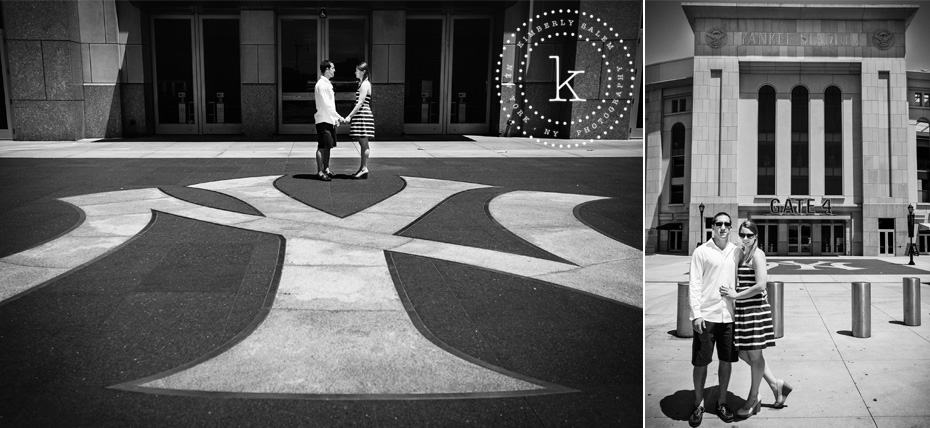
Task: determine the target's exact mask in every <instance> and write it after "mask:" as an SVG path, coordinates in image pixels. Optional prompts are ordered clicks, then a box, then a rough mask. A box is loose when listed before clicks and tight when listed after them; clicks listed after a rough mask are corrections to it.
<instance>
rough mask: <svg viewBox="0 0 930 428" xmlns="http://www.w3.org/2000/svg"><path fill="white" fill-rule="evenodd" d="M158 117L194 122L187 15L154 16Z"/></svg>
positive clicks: (159, 118)
mask: <svg viewBox="0 0 930 428" xmlns="http://www.w3.org/2000/svg"><path fill="white" fill-rule="evenodd" d="M154 25H155V74H156V78H157V79H158V82H157V85H158V121H159V122H160V123H172V124H184V123H194V93H193V91H194V78H193V75H194V71H193V70H194V68H193V60H192V56H193V53H192V51H191V45H192V43H191V21H190V20H189V19H161V18H159V19H156V20H155V23H154Z"/></svg>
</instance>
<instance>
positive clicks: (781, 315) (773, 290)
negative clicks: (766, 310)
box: [765, 281, 785, 339]
mask: <svg viewBox="0 0 930 428" xmlns="http://www.w3.org/2000/svg"><path fill="white" fill-rule="evenodd" d="M765 294H766V296H767V297H768V300H769V306H771V307H772V327H773V328H774V329H775V338H776V339H781V338H782V337H784V336H785V300H784V297H785V283H783V282H781V281H769V282H767V283H765Z"/></svg>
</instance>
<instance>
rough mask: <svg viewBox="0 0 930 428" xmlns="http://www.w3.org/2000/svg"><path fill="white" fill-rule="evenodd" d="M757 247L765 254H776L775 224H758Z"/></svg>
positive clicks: (776, 236) (776, 232)
mask: <svg viewBox="0 0 930 428" xmlns="http://www.w3.org/2000/svg"><path fill="white" fill-rule="evenodd" d="M759 248H761V249H762V251H763V252H765V254H767V255H774V254H778V225H777V224H767V223H761V224H759Z"/></svg>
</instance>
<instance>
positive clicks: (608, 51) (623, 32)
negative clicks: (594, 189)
mask: <svg viewBox="0 0 930 428" xmlns="http://www.w3.org/2000/svg"><path fill="white" fill-rule="evenodd" d="M536 7H540V6H538V5H537V6H536ZM578 10H579V11H580V12H585V13H587V16H588V17H580V18H579V20H580V22H579V24H578V25H579V28H581V27H580V26H581V25H582V24H584V25H585V26H586V27H587V26H591V27H597V28H598V29H601V27H602V26H603V29H604V30H605V31H604V32H605V33H606V34H605V35H604V36H605V37H606V41H594V40H593V39H592V41H594V43H593V44H592V42H585V41H583V40H579V41H578V43H577V44H576V51H575V67H576V68H577V69H579V70H584V71H585V74H584V75H583V76H584V78H583V79H579V81H577V82H576V83H575V88H576V90H577V92H578V94H579V96H580V97H582V98H585V99H586V100H587V101H585V102H576V103H572V104H571V110H572V118H571V119H572V126H571V129H570V130H569V133H570V134H571V135H572V137H573V138H585V139H587V138H598V137H600V138H602V139H626V138H629V135H630V127H631V124H635V123H636V111H634V110H633V107H634V106H635V103H634V102H633V99H634V97H638V96H637V95H636V94H638V93H639V92H638V91H640V90H641V87H640V85H639V84H637V83H636V80H633V81H630V80H625V81H624V82H617V81H614V80H607V77H608V75H616V74H617V73H616V68H617V67H620V68H622V69H623V70H628V69H629V67H631V65H630V64H629V62H630V61H633V65H632V66H633V67H639V71H638V72H637V73H634V74H633V76H632V77H633V79H641V78H642V64H640V60H639V59H638V58H636V57H635V55H636V53H637V51H638V46H639V34H640V32H639V29H640V16H641V15H642V13H641V11H642V5H641V4H640V3H638V2H613V3H610V2H601V1H589V0H581V2H580V3H579V5H578ZM539 13H542V9H540V12H539ZM590 16H594V17H595V18H594V19H591V18H589V17H590ZM598 18H599V19H600V21H597V19H598ZM603 23H607V25H604V24H603ZM611 28H612V29H613V30H610V29H611ZM580 31H581V30H580ZM601 55H603V56H604V57H606V58H602V57H601ZM607 62H609V64H610V65H605V63H607ZM610 69H614V71H613V72H610ZM623 74H626V75H629V73H628V72H626V71H625V72H624V73H623ZM631 84H633V86H634V87H633V88H630V85H631ZM608 86H609V87H608ZM631 93H632V94H633V95H631ZM607 94H609V95H607ZM604 99H606V100H608V101H607V103H608V104H612V105H613V106H614V107H615V108H617V109H618V111H616V112H615V113H612V114H609V115H608V117H607V118H606V119H605V122H606V124H604V126H603V127H601V126H598V128H597V130H596V131H593V129H592V130H591V132H582V133H581V134H579V132H578V130H579V129H580V128H585V127H586V126H587V127H588V128H592V127H591V126H588V125H586V124H585V122H591V120H588V119H585V117H586V116H592V117H599V116H600V115H603V114H604V113H603V112H601V111H598V110H597V107H598V106H599V105H601V101H602V100H604ZM578 120H582V123H580V124H579V123H578ZM599 125H601V124H599Z"/></svg>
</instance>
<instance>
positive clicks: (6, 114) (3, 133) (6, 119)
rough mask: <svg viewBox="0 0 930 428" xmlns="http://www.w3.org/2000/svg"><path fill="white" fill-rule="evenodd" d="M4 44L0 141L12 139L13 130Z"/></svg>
mask: <svg viewBox="0 0 930 428" xmlns="http://www.w3.org/2000/svg"><path fill="white" fill-rule="evenodd" d="M2 40H4V38H3V29H0V41H2ZM4 45H5V44H4V43H0V76H3V77H0V80H3V81H2V82H0V98H2V99H0V140H9V139H12V138H13V130H12V128H11V126H10V98H9V97H8V96H7V94H8V93H9V86H7V82H6V50H5V49H4Z"/></svg>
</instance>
